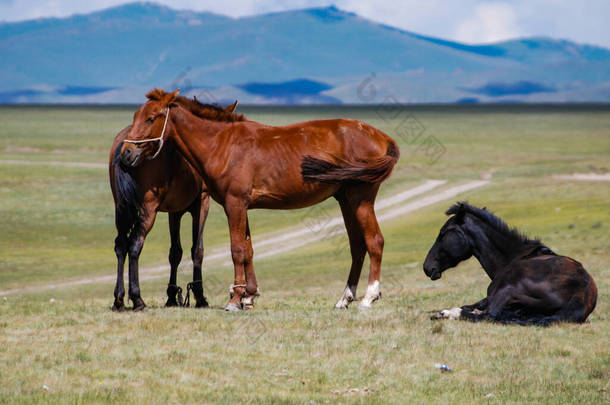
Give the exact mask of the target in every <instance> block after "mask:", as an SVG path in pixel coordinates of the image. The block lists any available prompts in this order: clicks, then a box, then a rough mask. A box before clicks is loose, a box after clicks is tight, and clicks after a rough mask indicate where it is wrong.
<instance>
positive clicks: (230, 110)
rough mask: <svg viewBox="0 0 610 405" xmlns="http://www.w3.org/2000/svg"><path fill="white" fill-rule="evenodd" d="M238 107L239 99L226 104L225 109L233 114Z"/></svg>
mask: <svg viewBox="0 0 610 405" xmlns="http://www.w3.org/2000/svg"><path fill="white" fill-rule="evenodd" d="M236 108H237V100H235V102H234V103H233V104H231V105H228V106H226V107H225V111H226V112H228V113H229V114H232V113H233V111H235V109H236Z"/></svg>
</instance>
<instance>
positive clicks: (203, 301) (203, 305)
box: [195, 297, 210, 308]
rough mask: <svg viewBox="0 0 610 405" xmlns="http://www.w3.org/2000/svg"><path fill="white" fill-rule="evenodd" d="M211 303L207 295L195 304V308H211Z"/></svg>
mask: <svg viewBox="0 0 610 405" xmlns="http://www.w3.org/2000/svg"><path fill="white" fill-rule="evenodd" d="M209 307H210V304H208V301H207V300H206V299H205V297H203V299H201V300H198V301H197V303H196V304H195V308H209Z"/></svg>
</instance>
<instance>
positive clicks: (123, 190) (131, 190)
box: [112, 143, 144, 233]
mask: <svg viewBox="0 0 610 405" xmlns="http://www.w3.org/2000/svg"><path fill="white" fill-rule="evenodd" d="M121 145H122V143H120V144H119V145H118V146H117V148H116V150H115V152H114V157H113V159H112V168H113V172H114V178H113V179H112V181H113V182H114V189H115V193H116V197H115V209H116V222H117V228H119V230H120V231H123V232H125V233H129V232H131V231H132V230H133V229H135V228H136V227H137V226H138V225H139V223H140V214H141V213H142V212H143V210H144V206H143V204H142V197H141V194H140V189H139V187H138V184H137V183H136V181H135V179H134V178H133V176H132V175H131V174H130V173H129V172H128V171H127V170H126V169H125V167H124V166H123V163H122V162H121V159H120V154H121Z"/></svg>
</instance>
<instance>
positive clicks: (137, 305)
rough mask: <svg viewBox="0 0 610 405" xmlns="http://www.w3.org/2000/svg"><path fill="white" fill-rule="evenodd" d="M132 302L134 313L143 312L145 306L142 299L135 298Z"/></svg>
mask: <svg viewBox="0 0 610 405" xmlns="http://www.w3.org/2000/svg"><path fill="white" fill-rule="evenodd" d="M132 301H133V310H134V312H139V311H143V310H144V309H145V308H146V304H145V303H144V301H143V300H142V298H136V299H135V300H132Z"/></svg>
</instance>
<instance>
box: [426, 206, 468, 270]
mask: <svg viewBox="0 0 610 405" xmlns="http://www.w3.org/2000/svg"><path fill="white" fill-rule="evenodd" d="M446 214H447V215H452V217H451V218H449V219H448V220H447V222H445V224H444V225H443V226H442V228H441V230H440V232H439V234H438V236H437V238H436V241H435V242H434V245H432V247H431V248H430V251H429V252H428V255H427V256H426V260H425V261H424V272H425V273H426V275H427V276H428V277H430V278H431V279H432V280H437V279H439V278H441V274H442V273H443V272H444V271H445V270H447V269H450V268H452V267H455V266H457V265H458V263H460V262H462V261H464V260H466V259H468V258H470V257H471V256H472V254H473V250H472V243H471V242H470V238H469V236H468V235H467V234H466V232H465V230H464V226H465V222H466V205H465V204H464V203H457V204H455V205H454V206H452V207H451V208H449V210H447V212H446Z"/></svg>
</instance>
